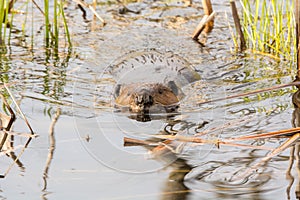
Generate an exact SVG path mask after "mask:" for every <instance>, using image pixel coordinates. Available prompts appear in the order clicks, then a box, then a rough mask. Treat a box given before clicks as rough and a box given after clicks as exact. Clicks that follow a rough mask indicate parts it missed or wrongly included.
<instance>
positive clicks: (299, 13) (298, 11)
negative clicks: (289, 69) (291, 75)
mask: <svg viewBox="0 0 300 200" xmlns="http://www.w3.org/2000/svg"><path fill="white" fill-rule="evenodd" d="M295 5H296V6H295V21H296V49H297V70H298V71H297V76H298V77H300V49H299V48H300V47H299V41H300V2H299V0H296V3H295Z"/></svg>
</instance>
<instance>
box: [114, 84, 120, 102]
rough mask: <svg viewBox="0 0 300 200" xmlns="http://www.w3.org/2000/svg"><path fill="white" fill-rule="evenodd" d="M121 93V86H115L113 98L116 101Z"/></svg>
mask: <svg viewBox="0 0 300 200" xmlns="http://www.w3.org/2000/svg"><path fill="white" fill-rule="evenodd" d="M120 91H121V84H117V85H116V87H115V91H114V98H115V99H116V98H117V97H118V96H120Z"/></svg>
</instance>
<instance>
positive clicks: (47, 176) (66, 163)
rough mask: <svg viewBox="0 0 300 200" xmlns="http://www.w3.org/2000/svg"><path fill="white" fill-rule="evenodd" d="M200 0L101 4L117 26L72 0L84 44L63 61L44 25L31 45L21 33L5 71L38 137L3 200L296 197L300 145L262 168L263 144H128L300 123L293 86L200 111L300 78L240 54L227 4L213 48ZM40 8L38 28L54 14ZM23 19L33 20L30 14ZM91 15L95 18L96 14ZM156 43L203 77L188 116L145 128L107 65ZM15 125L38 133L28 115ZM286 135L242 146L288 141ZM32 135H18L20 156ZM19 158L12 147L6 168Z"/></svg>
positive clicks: (185, 103)
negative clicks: (202, 41)
mask: <svg viewBox="0 0 300 200" xmlns="http://www.w3.org/2000/svg"><path fill="white" fill-rule="evenodd" d="M18 3H19V4H17V5H21V4H22V3H21V1H20V2H19V1H18ZM195 4H196V6H195V7H184V6H183V4H182V3H174V2H170V3H169V5H172V7H168V8H167V7H166V5H165V4H164V3H161V2H145V3H132V4H130V5H129V6H130V9H137V10H139V9H141V10H140V12H141V13H140V14H134V13H126V14H125V15H122V14H117V12H118V9H119V8H120V7H121V6H119V5H117V4H113V5H110V6H109V5H106V4H105V5H103V6H102V7H101V11H100V13H101V15H102V16H103V17H105V19H106V20H107V22H108V24H107V25H106V26H105V27H101V26H100V25H99V24H100V23H99V22H96V23H93V22H92V21H84V20H83V19H82V17H81V13H80V11H79V10H77V9H76V8H75V5H74V4H70V5H69V7H68V8H66V11H65V12H66V13H67V16H68V17H69V20H70V24H69V27H70V29H71V34H72V39H73V41H74V48H73V49H72V51H68V49H64V48H61V49H60V50H59V56H56V55H55V54H54V53H52V52H51V51H46V50H45V48H44V47H43V46H42V44H43V42H42V40H43V32H41V33H40V32H39V31H38V28H36V27H39V26H34V30H33V32H34V33H35V40H34V41H35V42H36V43H35V44H34V48H33V49H31V50H30V49H28V46H29V43H30V38H29V37H26V38H25V40H24V39H22V38H21V37H17V36H12V38H13V39H12V42H11V45H10V46H9V48H8V49H7V53H6V54H5V55H2V56H1V63H2V71H1V72H2V73H1V78H2V79H3V80H6V81H8V82H9V83H12V84H11V85H10V90H11V92H12V93H13V94H14V96H15V98H16V99H17V101H18V102H19V104H20V107H21V109H22V111H23V112H24V114H25V115H26V116H27V118H28V120H29V122H30V125H31V126H32V128H33V129H34V132H35V133H36V134H38V137H37V138H33V139H32V140H31V141H30V143H29V145H28V147H27V148H26V149H24V153H23V154H22V155H21V157H20V163H16V164H14V165H13V166H12V168H11V170H10V171H9V172H8V174H7V176H6V177H5V178H4V179H1V180H0V181H1V183H0V189H1V191H0V197H1V199H66V198H68V199H82V198H87V199H220V198H222V199H236V198H241V199H296V192H297V191H299V190H298V185H297V182H298V176H299V175H298V171H297V170H298V166H297V161H298V159H299V158H298V153H299V152H298V151H299V148H298V144H296V145H293V146H292V147H290V148H288V149H287V150H285V151H283V152H282V153H280V154H279V155H277V156H275V157H274V158H273V159H271V160H269V161H267V162H266V163H263V164H262V165H258V163H261V160H262V159H263V158H264V157H265V156H266V155H267V154H268V152H269V151H267V150H264V149H258V147H257V148H250V147H247V148H245V147H239V146H232V145H228V146H226V145H222V144H221V145H220V146H219V147H218V146H217V145H216V143H214V142H212V143H207V144H205V145H199V144H196V143H187V144H185V145H184V144H183V143H181V142H174V143H173V144H171V147H172V148H173V151H174V152H177V153H170V152H164V153H165V154H162V155H156V154H153V153H151V152H150V148H145V147H142V146H124V137H128V138H135V139H139V140H149V139H153V136H155V135H156V134H158V133H164V132H163V130H164V129H166V130H168V131H169V132H173V133H180V135H183V136H193V135H195V134H196V133H198V134H199V132H201V131H208V132H209V134H204V135H202V136H201V137H200V138H201V139H206V140H209V141H216V140H217V139H220V140H225V139H228V138H232V137H239V136H243V135H248V134H255V133H264V132H270V131H276V130H281V129H287V128H291V127H292V124H291V120H292V115H293V112H294V107H293V105H292V100H291V98H292V94H293V92H295V91H296V90H295V89H293V88H285V89H281V90H279V91H277V92H273V93H262V94H261V95H260V96H257V95H255V96H252V97H250V98H248V99H246V100H245V99H243V98H235V99H230V100H225V101H219V102H215V103H209V104H205V105H202V106H198V103H200V102H201V101H203V100H210V99H215V98H220V97H225V96H229V95H233V94H238V93H243V92H246V91H250V90H255V89H261V88H265V87H269V86H273V85H274V84H280V83H288V82H290V81H292V80H293V77H292V75H291V74H292V73H291V69H290V68H287V67H286V66H285V63H279V64H278V63H277V62H276V61H274V60H272V59H270V58H267V57H263V56H259V55H253V54H249V55H245V56H244V57H237V56H236V55H234V54H232V53H231V49H232V47H233V43H232V41H231V35H230V32H229V31H228V21H227V19H226V18H225V16H226V15H225V13H227V15H228V20H229V21H230V22H232V20H231V19H230V7H229V6H228V4H225V3H223V2H221V1H220V2H216V3H215V4H214V8H215V10H216V11H217V12H218V15H217V16H216V20H215V22H216V24H215V28H214V30H213V32H212V33H211V34H210V35H209V36H208V38H207V42H206V45H205V47H201V45H199V44H198V43H196V42H194V41H193V40H191V38H190V36H191V34H192V32H193V30H194V27H196V25H197V23H198V22H199V21H200V18H201V13H202V10H201V9H200V8H199V5H201V4H200V2H195ZM33 11H34V13H35V18H34V23H35V24H40V25H42V23H43V20H42V16H41V15H40V14H39V13H38V11H36V10H35V9H34V10H33ZM29 12H30V11H29ZM28 16H30V14H29V15H28ZM15 17H16V20H15V21H16V22H19V23H21V22H22V21H21V19H23V16H22V15H20V14H19V15H16V16H15ZM87 18H88V19H92V16H91V13H90V12H88V16H87ZM28 20H29V22H28V24H30V23H31V22H30V20H31V19H28ZM15 26H16V27H21V25H20V24H18V23H16V25H15ZM92 26H93V27H92ZM92 29H93V31H91V30H92ZM28 35H30V33H28ZM24 41H26V42H24ZM39 41H40V42H39ZM149 49H156V50H157V51H159V52H173V53H174V54H176V55H178V56H180V57H182V58H184V59H185V60H187V61H188V62H189V63H191V64H192V66H193V67H195V69H196V70H197V71H198V72H199V73H200V76H201V77H202V80H200V81H199V82H196V83H194V84H190V85H188V86H186V87H183V88H182V90H183V91H184V92H185V93H186V94H187V95H186V97H185V98H184V99H183V100H182V102H181V108H180V111H181V114H180V115H177V116H175V117H173V118H171V119H166V118H158V119H155V120H152V121H148V122H144V123H143V122H139V121H136V120H133V119H130V118H129V114H128V113H120V112H115V109H114V103H113V97H112V95H113V91H114V84H115V83H116V82H118V81H120V80H114V78H112V77H111V76H109V75H107V74H106V73H105V72H107V70H108V66H110V65H112V64H114V63H116V62H117V61H116V60H118V59H120V58H123V57H124V55H125V57H126V55H127V54H128V53H129V52H136V51H143V50H149ZM274 66H276V67H274ZM139 73H140V72H139ZM124 80H125V81H127V80H128V77H127V78H126V79H125V78H123V79H122V81H124ZM197 83H198V84H197ZM100 86H101V87H100ZM199 88H200V89H199ZM199 97H201V98H199ZM12 106H13V105H12ZM13 108H14V110H17V109H16V107H15V106H13ZM230 122H231V123H234V125H231V126H229V125H228V123H230ZM216 127H217V128H218V129H217V130H215V131H212V130H213V129H214V128H216ZM52 128H53V129H52ZM13 130H14V131H16V132H23V133H24V132H25V133H29V129H28V127H27V126H26V124H25V123H24V121H23V120H22V118H21V116H20V114H18V115H17V120H16V121H15V123H14V127H13ZM285 140H286V139H285V138H272V139H264V140H263V139H261V140H248V141H242V142H236V143H240V144H245V145H254V146H259V147H268V148H276V147H278V146H280V145H281V144H282V143H284V141H285ZM26 141H27V137H21V136H15V138H14V146H15V147H16V150H15V154H16V155H18V153H21V150H22V145H24V144H25V143H26ZM17 147H18V148H17ZM10 156H12V155H10ZM12 160H13V159H12V158H11V157H9V156H7V155H5V154H1V162H0V166H1V173H5V171H6V170H7V169H8V167H9V166H10V164H12V163H13V162H12ZM255 166H257V167H256V168H255V170H254V171H253V170H252V171H251V167H255Z"/></svg>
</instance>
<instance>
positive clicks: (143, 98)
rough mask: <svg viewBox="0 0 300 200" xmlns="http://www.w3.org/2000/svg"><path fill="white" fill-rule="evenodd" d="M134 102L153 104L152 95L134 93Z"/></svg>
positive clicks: (146, 104)
mask: <svg viewBox="0 0 300 200" xmlns="http://www.w3.org/2000/svg"><path fill="white" fill-rule="evenodd" d="M134 103H135V104H136V105H144V106H149V105H152V104H153V97H152V96H151V95H149V94H145V93H142V94H139V95H136V97H135V100H134Z"/></svg>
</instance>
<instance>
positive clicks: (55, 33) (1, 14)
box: [0, 0, 72, 49]
mask: <svg viewBox="0 0 300 200" xmlns="http://www.w3.org/2000/svg"><path fill="white" fill-rule="evenodd" d="M14 5H15V4H14V1H9V0H4V1H1V2H0V21H1V22H2V23H0V45H1V46H2V49H5V48H3V47H5V45H6V44H9V43H10V38H11V33H12V30H13V29H22V33H23V36H25V35H27V34H28V31H30V30H31V40H32V41H31V45H33V43H34V42H33V40H34V39H35V38H34V34H33V32H32V30H33V27H34V26H35V24H34V21H35V16H33V15H31V16H29V15H28V13H29V12H28V11H29V8H30V7H32V9H36V10H38V12H37V13H40V14H41V15H42V16H43V17H44V22H45V46H46V47H47V48H49V47H50V48H54V49H57V48H58V47H59V42H60V40H64V39H65V40H66V41H67V44H66V46H69V47H71V46H72V42H71V38H70V33H69V28H68V24H67V20H66V17H65V13H64V9H63V7H64V1H58V0H55V1H53V5H52V1H49V0H44V5H43V8H44V10H42V9H41V6H40V5H38V4H37V3H36V2H35V1H26V2H25V3H23V4H22V5H21V6H20V8H21V9H23V8H24V7H25V10H21V11H18V9H19V8H14ZM50 8H51V9H50ZM16 12H21V13H22V14H24V15H25V17H24V21H23V22H22V27H13V25H14V20H13V19H14V15H15V13H16ZM29 17H31V22H32V23H28V18H29ZM61 27H63V29H64V32H63V34H62V31H60V29H61ZM14 32H16V31H14Z"/></svg>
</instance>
